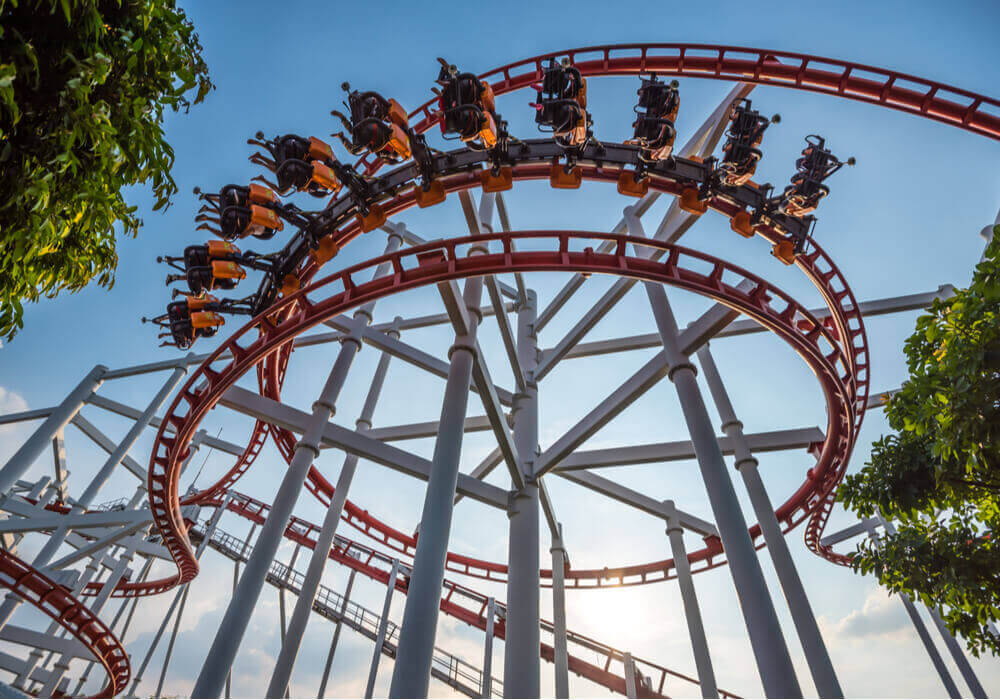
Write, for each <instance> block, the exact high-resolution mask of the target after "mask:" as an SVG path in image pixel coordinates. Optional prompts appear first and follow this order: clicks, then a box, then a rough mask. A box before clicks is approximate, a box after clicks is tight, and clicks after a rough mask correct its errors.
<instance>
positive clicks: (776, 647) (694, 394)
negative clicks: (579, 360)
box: [646, 283, 802, 698]
mask: <svg viewBox="0 0 1000 700" xmlns="http://www.w3.org/2000/svg"><path fill="white" fill-rule="evenodd" d="M646 293H647V295H648V296H649V302H650V305H651V306H652V308H653V315H654V317H655V319H656V326H657V329H658V330H659V332H660V336H661V339H662V340H663V350H664V355H665V356H666V357H667V358H668V362H669V364H670V379H671V380H672V381H673V383H674V388H675V389H676V390H677V397H678V399H679V400H680V403H681V409H682V411H683V413H684V420H685V421H686V423H687V427H688V432H689V433H690V434H691V440H692V442H693V443H694V449H695V454H696V456H697V460H698V466H699V468H700V469H701V475H702V479H703V480H704V482H705V488H706V490H707V491H708V499H709V503H710V505H711V507H712V512H713V513H714V514H715V521H716V523H717V525H718V528H719V536H720V538H721V539H722V545H723V547H724V548H725V551H726V557H727V558H728V559H729V571H730V573H731V574H732V577H733V583H734V584H735V586H736V594H737V596H738V597H739V599H740V607H741V609H742V611H743V619H744V621H745V622H746V627H747V633H748V634H749V635H750V645H751V647H752V649H753V653H754V658H755V660H756V662H757V670H758V671H759V673H760V678H761V683H762V684H763V686H764V693H765V694H766V695H767V696H768V697H782V698H790V697H799V696H801V694H802V690H801V689H800V687H799V682H798V679H797V678H796V676H795V668H794V667H793V666H792V660H791V657H790V656H789V654H788V646H787V645H786V644H785V638H784V635H783V634H782V632H781V625H780V624H779V622H778V616H777V614H776V613H775V610H774V604H773V602H772V601H771V596H770V593H768V590H767V584H766V583H765V581H764V572H763V571H762V570H761V568H760V562H759V561H758V560H757V553H756V551H754V546H753V542H752V541H751V540H750V535H749V534H748V533H747V522H746V519H745V518H744V517H743V512H742V509H741V508H740V502H739V500H738V499H737V497H736V490H735V489H734V488H733V482H732V480H731V479H730V478H729V472H728V470H727V468H726V463H725V460H724V458H723V456H722V450H720V449H719V443H718V442H716V440H715V431H714V430H712V421H711V418H710V417H709V415H708V410H707V409H706V408H705V402H704V400H703V399H702V397H701V390H700V389H699V388H698V381H697V379H695V370H694V365H692V364H691V362H690V361H689V360H688V358H687V356H686V355H684V354H683V352H682V350H681V347H682V345H681V342H680V334H679V332H678V329H677V321H676V320H675V319H674V315H673V311H672V310H671V308H670V303H669V302H668V301H667V295H666V292H664V290H663V287H661V286H660V285H656V284H651V283H650V284H646Z"/></svg>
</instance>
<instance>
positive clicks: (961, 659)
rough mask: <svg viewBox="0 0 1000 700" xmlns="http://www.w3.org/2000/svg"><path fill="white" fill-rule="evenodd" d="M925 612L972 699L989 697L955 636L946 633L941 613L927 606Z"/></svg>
mask: <svg viewBox="0 0 1000 700" xmlns="http://www.w3.org/2000/svg"><path fill="white" fill-rule="evenodd" d="M927 612H929V613H930V614H931V618H932V619H933V620H934V625H935V626H936V627H937V628H938V632H940V633H941V639H943V640H944V645H945V646H946V647H947V648H948V652H949V653H950V654H951V658H952V659H954V660H955V665H956V666H958V672H959V673H961V674H962V678H964V679H965V684H966V685H968V686H969V690H971V691H972V697H974V698H987V697H989V695H987V694H986V690H985V689H984V688H983V684H982V683H980V682H979V678H978V677H976V672H975V671H973V670H972V664H970V663H969V659H968V658H967V657H966V656H965V652H964V651H962V646H961V645H960V644H959V643H958V640H957V639H955V636H954V635H953V634H952V633H951V632H950V631H948V626H947V625H946V624H945V622H944V620H943V619H942V618H941V613H939V612H938V611H937V610H935V609H934V608H932V607H929V606H928V608H927Z"/></svg>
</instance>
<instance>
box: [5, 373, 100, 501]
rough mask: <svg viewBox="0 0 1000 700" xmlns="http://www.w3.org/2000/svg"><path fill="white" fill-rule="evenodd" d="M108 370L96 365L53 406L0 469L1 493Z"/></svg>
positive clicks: (18, 475)
mask: <svg viewBox="0 0 1000 700" xmlns="http://www.w3.org/2000/svg"><path fill="white" fill-rule="evenodd" d="M107 371H108V368H107V367H105V366H104V365H97V366H96V367H94V369H92V370H90V372H89V373H88V374H87V376H86V377H84V378H83V380H82V381H81V382H80V383H79V384H77V386H76V388H75V389H73V391H71V392H70V393H69V396H67V397H66V398H65V399H63V402H62V403H61V404H59V405H58V406H56V408H55V409H53V411H52V413H50V414H49V417H48V418H46V419H45V420H44V421H43V422H42V424H41V425H40V426H38V429H37V430H35V432H34V433H33V434H32V436H31V437H30V438H28V439H27V440H25V442H24V444H23V445H21V447H20V448H19V449H18V451H17V452H15V453H14V456H13V457H11V458H10V459H9V460H7V464H5V465H4V466H3V469H0V493H9V492H10V490H11V488H13V486H14V484H15V482H17V480H18V479H20V478H21V477H22V476H24V474H25V472H27V471H28V468H29V467H30V466H31V465H32V464H33V463H34V462H35V460H36V459H38V458H39V457H40V456H41V454H42V453H43V452H44V451H45V448H46V447H48V446H49V445H50V444H51V443H52V439H53V438H55V436H56V435H58V434H59V433H60V432H62V430H63V428H65V427H66V426H67V425H68V424H69V422H70V421H71V420H73V416H75V415H76V414H77V413H79V412H80V409H81V408H83V405H84V403H86V401H87V399H88V398H89V397H90V395H91V394H93V393H94V392H95V391H97V389H98V387H100V386H101V382H102V380H103V377H104V374H105V372H107Z"/></svg>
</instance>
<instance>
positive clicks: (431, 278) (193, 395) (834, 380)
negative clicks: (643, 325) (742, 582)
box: [131, 232, 859, 595]
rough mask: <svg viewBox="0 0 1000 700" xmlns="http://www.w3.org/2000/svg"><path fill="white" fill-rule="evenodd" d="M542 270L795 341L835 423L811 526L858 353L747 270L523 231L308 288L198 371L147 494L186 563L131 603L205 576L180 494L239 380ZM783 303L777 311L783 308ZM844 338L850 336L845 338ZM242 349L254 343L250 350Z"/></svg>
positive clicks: (848, 438) (686, 254) (703, 258)
mask: <svg viewBox="0 0 1000 700" xmlns="http://www.w3.org/2000/svg"><path fill="white" fill-rule="evenodd" d="M519 239H534V240H535V241H541V242H542V243H548V244H549V245H550V246H552V245H553V244H557V249H555V250H536V251H515V250H513V247H514V241H516V240H519ZM571 240H572V241H574V243H576V242H577V241H580V240H583V241H586V240H593V241H596V242H603V241H607V240H610V241H614V242H615V243H616V252H615V253H614V254H601V253H596V252H593V251H592V250H584V251H577V250H571V249H570V241H571ZM475 241H483V242H487V243H488V242H490V241H494V242H497V243H500V244H502V246H503V252H502V253H494V254H490V255H481V256H475V257H473V258H460V257H457V256H456V250H455V249H456V246H461V245H464V244H469V243H472V242H475ZM628 245H641V246H645V247H656V248H661V249H662V250H664V251H665V252H667V253H668V257H667V262H666V263H656V262H652V261H650V260H647V259H640V258H633V257H628V256H627V255H625V251H626V247H627V246H628ZM553 247H556V246H553ZM432 250H438V251H443V252H444V253H445V256H444V257H445V260H444V261H443V262H441V263H435V264H429V265H428V264H425V265H415V266H411V267H407V264H410V265H413V262H415V256H416V255H417V254H419V253H424V252H428V251H432ZM689 259H693V260H694V261H697V262H699V263H701V264H705V263H708V264H709V265H711V266H712V268H713V271H712V272H711V273H708V274H702V273H699V272H696V271H693V270H689V269H686V268H684V267H682V265H681V262H683V261H687V260H689ZM382 262H389V263H390V264H391V265H392V267H393V270H394V272H393V274H390V275H386V276H384V277H380V278H377V279H375V280H373V281H371V282H366V283H361V284H358V283H355V282H354V280H353V275H356V274H358V273H359V272H362V271H370V270H371V269H373V268H375V267H377V265H379V264H380V263H382ZM534 270H538V271H560V270H561V271H570V272H591V273H594V272H597V273H605V274H612V275H624V276H630V277H634V278H637V279H642V280H649V281H656V282H662V283H664V284H669V285H672V286H677V287H680V288H682V289H687V290H690V291H694V292H697V293H700V294H703V295H706V296H708V297H711V298H713V299H716V300H717V301H720V302H722V303H724V304H726V305H728V306H730V307H732V308H734V309H736V310H738V311H741V312H742V313H745V314H747V315H748V316H750V317H751V318H754V319H756V320H757V321H758V322H759V323H761V324H762V325H764V326H765V327H767V328H769V329H770V330H772V331H773V332H775V333H776V334H778V335H779V336H780V337H782V338H783V339H785V340H786V341H787V342H789V343H790V344H791V345H792V346H793V348H795V349H796V350H797V351H798V352H799V354H800V355H801V356H802V357H803V358H804V359H805V360H806V362H807V363H808V364H809V365H810V367H811V368H812V369H813V371H814V373H815V374H816V375H817V378H818V379H819V381H820V384H821V386H822V388H823V390H824V395H825V397H826V403H827V409H828V415H829V417H830V420H829V425H828V428H827V431H826V438H825V440H824V442H823V444H822V446H821V447H820V450H819V454H820V456H819V459H818V462H817V465H816V466H815V467H814V468H813V470H812V472H811V476H810V479H809V480H808V482H807V483H808V485H809V487H810V488H808V489H805V493H806V496H807V498H806V499H804V501H805V502H803V503H801V504H796V509H795V510H794V511H793V512H792V513H790V514H789V515H788V516H787V517H788V518H789V519H794V518H798V519H801V518H804V517H806V515H808V513H809V508H810V505H811V503H812V502H813V501H815V502H819V500H821V499H822V498H824V497H826V496H827V495H828V494H827V493H826V492H825V485H826V484H829V483H831V478H830V475H831V474H836V473H838V472H839V471H841V470H842V468H843V466H844V463H845V461H846V458H847V456H848V455H849V453H850V448H851V446H852V445H853V442H854V437H855V435H856V426H857V424H858V423H857V419H858V416H857V415H856V413H855V409H856V407H857V405H858V402H857V385H858V381H859V378H858V377H857V376H856V374H855V372H854V371H852V366H853V367H858V366H859V365H858V363H857V360H856V356H855V358H851V357H850V356H851V355H852V353H856V348H855V349H854V350H850V351H849V350H847V349H845V348H842V346H841V345H840V344H839V342H838V340H837V339H836V337H835V336H834V334H833V333H831V332H830V331H829V330H828V329H827V328H825V327H824V325H823V324H822V322H821V321H819V320H818V319H817V318H815V317H814V316H813V315H812V314H811V313H810V312H809V311H808V309H806V308H805V307H804V306H802V305H800V304H798V303H797V302H795V301H794V300H793V299H791V297H789V296H787V295H786V294H785V293H784V292H782V291H781V290H780V289H778V288H777V287H775V286H773V285H771V284H770V283H768V282H767V281H765V280H763V279H761V278H759V277H757V276H755V275H752V274H751V273H749V272H747V271H745V270H742V269H741V268H738V267H736V266H733V265H731V264H729V263H726V262H724V261H721V260H718V259H716V258H713V257H711V256H708V255H706V254H704V253H700V252H697V251H693V250H688V249H684V248H680V247H678V246H669V245H664V244H657V243H655V242H652V241H650V240H648V239H637V238H631V237H628V236H615V235H611V234H591V233H578V232H521V233H504V234H492V235H488V236H475V237H468V238H462V239H453V240H448V241H442V242H435V243H429V244H425V245H422V246H416V247H413V248H408V249H405V250H403V251H399V252H396V253H393V254H391V255H386V256H381V257H379V258H376V259H374V260H371V261H368V262H365V263H361V264H359V265H355V266H353V267H351V268H347V269H345V270H342V271H340V272H337V273H336V274H333V275H330V276H328V277H325V278H323V279H322V280H320V281H318V282H315V283H313V284H311V285H309V286H308V287H306V288H305V289H303V290H300V291H299V292H297V293H295V294H294V295H292V296H289V297H286V298H285V299H283V300H281V301H279V302H277V303H276V304H275V305H274V306H273V307H272V308H271V309H269V310H268V311H267V312H266V313H264V314H262V315H260V316H258V317H257V318H255V319H253V320H252V321H251V322H249V323H248V324H247V325H246V326H244V327H243V328H242V329H240V330H239V331H237V332H236V333H235V334H234V335H233V336H232V337H231V338H229V339H228V340H227V341H226V342H225V343H223V344H222V345H221V346H220V347H219V348H218V349H217V350H216V351H215V352H213V353H212V354H211V355H210V356H209V358H208V359H207V360H206V361H205V362H204V363H203V364H202V366H201V367H199V368H198V370H197V371H196V372H195V373H194V374H193V375H192V376H191V377H190V379H189V380H188V382H187V383H186V384H185V386H184V387H183V389H182V390H181V392H180V393H179V395H178V396H177V397H176V398H175V400H174V401H173V403H172V405H171V407H170V409H169V410H168V412H167V416H166V418H165V419H164V421H163V423H162V425H161V427H160V430H159V433H158V434H157V438H156V443H155V445H154V452H153V456H152V459H151V464H150V469H149V482H148V487H149V493H150V502H151V506H152V509H153V515H154V519H155V520H156V522H157V525H158V527H159V528H160V531H161V534H162V535H163V540H164V544H165V545H166V546H167V548H168V549H169V550H170V552H171V554H172V556H173V557H174V560H175V562H176V563H177V566H178V572H177V574H176V575H175V576H173V577H168V578H165V579H161V580H158V581H153V582H149V583H148V584H135V589H133V591H132V592H131V594H132V595H137V594H141V593H142V591H141V589H142V588H143V587H147V588H156V587H161V586H171V585H176V584H177V583H180V582H185V581H189V580H191V579H192V578H193V577H194V576H195V575H196V574H197V562H196V561H195V560H194V557H193V554H192V551H191V547H190V543H189V542H188V540H187V537H186V535H185V533H186V528H185V526H184V523H183V519H182V517H181V514H180V501H179V498H178V493H177V488H178V486H177V475H178V471H179V466H180V461H181V460H182V459H183V457H184V455H185V454H186V452H187V445H188V443H189V441H190V439H191V437H192V435H193V433H194V430H195V429H196V427H197V425H198V424H199V422H200V421H201V419H202V418H203V416H204V415H205V414H206V413H207V412H208V410H210V409H211V408H212V407H213V406H214V405H215V403H216V402H217V401H218V399H219V398H220V397H221V395H222V393H223V392H224V390H225V389H226V388H228V387H229V386H231V385H232V384H233V383H234V382H235V381H236V380H237V379H238V378H239V377H240V376H242V375H243V374H245V373H246V372H247V371H249V370H250V369H251V368H253V367H255V366H256V365H257V363H259V362H260V361H261V360H263V359H264V358H266V357H267V356H269V355H271V354H273V353H275V352H276V351H277V350H278V349H279V348H280V347H281V346H282V345H284V344H285V343H287V342H289V341H290V340H292V338H294V337H295V336H296V335H298V334H299V333H301V332H303V331H305V330H307V329H309V328H311V327H314V326H315V325H317V324H318V323H321V322H322V321H324V320H326V319H328V318H330V317H332V316H334V315H336V314H338V313H341V312H343V311H346V310H348V309H350V308H353V307H355V306H357V305H360V304H363V303H365V302H367V301H371V300H374V299H378V298H381V297H384V296H387V295H390V294H393V293H396V292H399V291H404V290H407V289H412V288H415V287H419V286H424V285H427V284H433V283H437V282H441V281H445V280H450V279H459V278H463V277H467V276H470V275H482V274H498V273H502V272H515V271H520V272H530V271H534ZM727 277H733V278H738V279H740V280H743V279H747V280H750V281H751V282H752V283H753V286H754V289H753V291H752V292H750V293H748V294H745V293H742V292H740V291H739V290H738V289H736V287H735V286H734V285H732V284H729V283H728V282H726V281H725V279H726V278H727ZM331 286H332V287H334V288H342V291H340V292H339V293H336V294H334V295H332V296H330V297H328V298H326V299H324V300H322V301H318V302H314V301H312V300H310V299H309V295H310V294H314V293H315V292H316V291H318V290H320V289H324V291H326V289H325V288H327V287H331ZM774 304H777V307H776V306H775V305H774ZM290 308H295V313H294V315H293V316H291V317H290V318H288V319H287V320H285V321H281V322H279V323H275V322H274V321H272V320H271V319H280V318H281V316H282V315H283V314H284V312H285V311H287V310H288V309H290ZM258 333H259V335H258V336H257V337H256V338H255V339H253V340H249V336H253V335H254V334H258ZM840 337H844V336H843V334H841V336H840ZM241 341H242V342H247V343H248V344H247V345H245V346H244V345H242V344H241ZM248 341H249V342H248ZM851 347H852V348H853V347H854V346H851ZM223 353H231V359H229V360H222V359H220V357H221V356H222V355H223ZM203 382H204V385H203ZM184 407H188V408H187V410H186V411H184V410H183V408H184ZM167 426H170V427H171V428H173V429H174V430H175V431H176V432H175V434H174V435H172V436H168V435H167V434H166V430H167ZM696 554H699V556H700V557H701V558H705V556H706V555H707V553H705V554H702V553H696Z"/></svg>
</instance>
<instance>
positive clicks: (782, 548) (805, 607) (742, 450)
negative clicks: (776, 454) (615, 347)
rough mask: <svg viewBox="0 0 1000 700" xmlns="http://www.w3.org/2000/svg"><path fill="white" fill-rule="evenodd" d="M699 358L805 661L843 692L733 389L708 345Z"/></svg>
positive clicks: (835, 692)
mask: <svg viewBox="0 0 1000 700" xmlns="http://www.w3.org/2000/svg"><path fill="white" fill-rule="evenodd" d="M698 360H699V362H700V363H701V369H702V371H703V372H704V373H705V381H706V382H707V383H708V389H709V392H710V393H711V394H712V399H713V400H714V402H715V407H716V409H717V410H718V411H719V416H720V417H721V419H722V432H723V433H725V434H726V436H727V437H728V438H729V439H730V440H731V441H732V444H733V448H734V454H735V459H736V461H735V466H736V469H737V470H738V471H739V473H740V476H741V477H742V478H743V484H744V485H745V486H746V489H747V493H748V494H749V496H750V503H751V505H752V506H753V511H754V515H756V516H757V522H758V523H759V524H760V529H761V532H762V533H763V535H764V542H765V543H766V544H767V551H768V553H769V554H770V556H771V562H772V563H773V564H774V570H775V573H777V575H778V581H779V582H780V583H781V590H782V592H784V594H785V601H786V602H787V603H788V609H789V611H790V612H791V615H792V622H793V623H794V624H795V631H796V632H797V633H798V635H799V642H801V644H802V650H803V651H804V652H805V657H806V663H808V664H809V671H810V673H811V674H812V678H813V682H814V683H815V684H816V691H817V692H818V693H819V696H820V697H821V698H842V697H844V691H843V690H841V688H840V681H838V680H837V673H836V671H835V670H834V668H833V662H832V661H831V660H830V654H829V652H828V651H827V649H826V644H825V643H824V641H823V635H822V634H821V633H820V631H819V625H818V624H817V623H816V615H815V614H813V610H812V606H811V605H810V604H809V597H808V596H807V595H806V589H805V586H803V585H802V579H800V578H799V572H798V569H797V568H796V567H795V561H794V560H793V559H792V553H791V551H789V549H788V542H787V541H786V540H785V536H784V534H783V533H782V531H781V525H780V524H779V523H778V519H777V517H775V515H774V505H773V504H772V503H771V498H770V496H768V494H767V489H766V488H765V487H764V481H763V479H761V477H760V472H759V471H758V469H757V458H756V457H754V456H753V455H752V454H751V453H750V446H749V444H748V443H747V439H746V436H745V435H744V434H743V423H741V422H740V421H739V419H738V418H737V417H736V411H735V410H734V409H733V404H732V402H731V401H730V399H729V393H728V392H727V391H726V386H725V384H724V383H723V381H722V376H721V375H720V374H719V369H718V367H717V366H716V364H715V359H714V358H713V357H712V353H711V351H710V350H709V347H708V345H704V346H702V347H701V349H700V350H698Z"/></svg>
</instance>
